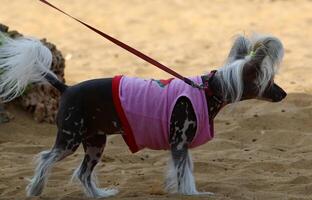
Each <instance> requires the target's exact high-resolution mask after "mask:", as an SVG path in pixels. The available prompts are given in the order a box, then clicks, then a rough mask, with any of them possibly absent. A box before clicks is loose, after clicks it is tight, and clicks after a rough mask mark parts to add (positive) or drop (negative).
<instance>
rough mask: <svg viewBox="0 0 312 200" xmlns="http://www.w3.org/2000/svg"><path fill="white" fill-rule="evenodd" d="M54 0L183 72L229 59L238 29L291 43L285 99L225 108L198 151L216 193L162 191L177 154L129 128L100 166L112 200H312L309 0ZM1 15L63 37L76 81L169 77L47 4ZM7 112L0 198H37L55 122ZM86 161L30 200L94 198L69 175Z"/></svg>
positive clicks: (13, 24)
mask: <svg viewBox="0 0 312 200" xmlns="http://www.w3.org/2000/svg"><path fill="white" fill-rule="evenodd" d="M51 2H53V3H55V4H56V5H58V6H60V7H62V8H63V9H64V10H66V11H68V12H70V13H72V14H74V15H75V16H77V17H79V18H80V19H83V20H85V21H87V22H89V23H91V24H93V25H95V26H96V27H98V28H99V29H101V30H105V31H106V32H107V33H110V34H111V35H113V36H115V37H117V38H119V39H121V40H122V41H124V42H126V43H128V44H130V45H132V46H133V47H135V48H138V49H140V50H142V51H143V52H145V53H147V54H149V55H151V56H152V57H154V58H155V59H157V60H159V61H160V62H162V63H164V64H166V65H168V66H171V67H172V68H173V69H175V70H177V71H178V72H180V73H182V74H183V75H185V76H192V75H199V74H202V73H204V72H208V71H210V70H212V69H216V68H218V66H221V65H222V63H223V62H224V59H225V57H226V55H227V53H228V51H229V48H230V46H231V43H232V40H233V37H234V36H235V35H236V34H240V33H246V34H249V33H252V32H260V33H270V34H273V35H275V36H277V37H279V38H280V39H281V40H282V42H283V44H284V46H285V50H286V53H285V59H284V62H283V64H282V67H281V69H280V72H279V74H278V75H277V77H276V82H277V83H278V84H279V85H281V86H282V87H283V88H284V89H285V90H286V91H287V92H288V96H287V98H286V99H285V100H284V101H282V102H281V103H275V104H273V103H268V102H263V101H258V100H252V101H246V102H241V103H238V104H236V105H230V106H227V107H226V108H225V109H224V110H222V112H221V113H220V114H219V115H218V116H217V118H216V120H215V124H216V125H215V134H216V137H215V139H214V140H213V141H211V142H209V143H207V144H205V145H203V146H201V147H200V148H196V149H194V150H192V155H193V160H194V164H195V173H194V174H195V177H196V181H197V185H198V189H199V190H200V191H210V192H214V193H215V194H216V195H215V196H212V197H207V196H197V197H189V196H179V195H169V194H166V193H165V192H164V191H163V189H162V187H163V180H164V172H165V169H166V162H167V159H168V155H169V153H168V152H166V151H150V150H144V151H141V152H139V153H137V154H133V155H132V154H130V153H129V150H128V149H127V146H126V145H125V144H124V142H123V140H122V138H121V137H120V136H112V137H110V138H109V141H108V143H107V147H106V149H105V153H104V157H103V158H102V162H101V163H100V164H99V165H98V167H97V174H98V178H99V184H100V185H101V187H117V188H118V189H119V190H120V193H119V194H118V195H117V196H116V197H113V198H109V199H124V200H128V199H129V200H130V199H131V200H137V199H142V200H143V199H144V200H145V199H172V200H173V199H183V200H195V199H196V200H197V199H209V200H210V199H211V200H224V199H225V200H227V199H229V200H230V199H233V200H275V199H276V200H290V199H292V200H301V199H302V200H303V199H304V200H311V199H312V78H311V76H312V1H311V0H271V1H269V0H263V1H262V0H237V1H229V0H227V1H225V0H209V1H208V0H205V1H204V0H170V1H166V0H154V1H143V0H114V1H108V0H107V1H106V0H97V1H95V0H92V1H90V0H70V1H69V0H67V1H62V0H51ZM0 21H1V23H3V24H7V25H8V26H9V27H10V28H11V29H16V30H18V31H19V32H21V33H23V34H25V35H30V36H36V37H38V38H47V39H48V40H49V41H51V42H53V43H54V44H56V46H57V48H58V49H60V50H61V51H62V53H63V54H64V56H65V59H66V69H65V79H66V80H67V83H68V84H69V85H72V84H75V83H78V82H80V81H83V80H87V79H92V78H100V77H111V76H113V75H116V74H126V75H129V76H139V77H145V78H150V77H153V78H167V77H170V75H168V74H166V73H164V72H162V71H160V70H158V69H156V68H154V67H153V66H151V65H149V64H147V63H145V62H144V61H142V60H140V59H138V58H136V57H134V56H132V55H130V54H129V53H127V52H125V51H124V50H122V49H120V48H119V47H116V46H115V45H113V44H111V43H110V42H107V41H105V40H103V39H102V38H101V37H100V36H98V35H96V34H95V33H93V32H91V31H89V30H87V29H86V28H84V27H82V26H81V25H80V24H78V23H76V22H74V21H73V20H71V19H69V18H67V17H65V16H64V15H61V14H60V13H58V12H56V11H54V10H52V9H51V8H49V7H47V6H45V5H43V4H41V3H40V2H39V1H34V0H1V6H0ZM8 110H9V111H10V112H11V113H12V114H13V115H14V119H13V120H12V121H11V122H10V123H7V124H1V125H0V152H1V153H0V199H5V200H9V199H10V200H11V199H18V200H23V199H29V198H26V197H25V186H26V184H27V178H29V177H31V176H32V174H33V169H34V165H33V163H32V161H33V158H34V156H35V155H36V154H37V153H39V152H40V151H42V150H46V149H49V148H50V147H51V146H52V145H53V143H54V140H55V135H56V127H55V126H54V125H50V124H46V123H42V124H38V123H36V122H35V121H34V120H33V119H32V117H31V116H30V115H29V114H27V113H25V112H24V111H22V110H21V109H20V108H19V107H17V106H14V105H9V106H8ZM82 158H83V150H82V148H79V150H78V151H77V152H76V153H75V154H74V155H73V156H70V157H68V158H66V159H65V160H64V161H62V162H60V163H58V164H57V165H56V166H55V168H54V169H53V173H52V175H51V177H50V179H49V182H48V184H47V186H46V188H45V190H44V192H43V194H42V195H41V196H40V197H36V198H33V199H38V200H39V199H42V200H65V199H66V200H67V199H68V200H82V199H87V198H86V197H85V196H84V194H83V190H82V188H81V187H80V186H79V185H75V184H71V183H70V177H71V175H72V173H73V171H74V169H75V168H76V167H78V165H79V163H80V162H81V160H82Z"/></svg>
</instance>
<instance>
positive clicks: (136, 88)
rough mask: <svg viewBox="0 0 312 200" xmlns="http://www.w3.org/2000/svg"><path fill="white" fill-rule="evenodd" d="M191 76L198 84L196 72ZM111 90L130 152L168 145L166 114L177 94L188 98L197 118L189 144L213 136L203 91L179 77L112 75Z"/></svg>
mask: <svg viewBox="0 0 312 200" xmlns="http://www.w3.org/2000/svg"><path fill="white" fill-rule="evenodd" d="M191 80H193V81H194V82H195V83H198V84H202V79H201V77H200V76H197V77H193V78H191ZM112 92H113V100H114V105H115V107H116V111H117V113H118V116H119V119H120V121H121V125H122V127H123V130H124V134H123V138H124V140H125V142H126V143H127V145H128V146H129V149H130V150H131V152H132V153H135V152H137V151H139V150H141V149H143V148H149V149H154V150H160V149H164V150H165V149H169V148H170V145H169V130H170V118H171V114H172V111H173V108H174V105H175V104H176V101H177V99H178V98H179V97H181V96H185V97H187V98H189V99H190V101H191V102H192V105H193V108H194V111H195V114H196V119H197V130H196V134H195V137H194V139H193V141H192V142H191V143H190V144H189V147H190V148H193V147H197V146H199V145H202V144H204V143H206V142H207V141H209V140H211V139H212V138H213V136H214V129H213V121H212V120H211V122H209V113H208V107H207V101H206V96H205V92H204V91H203V90H199V89H197V88H193V87H191V86H190V85H188V84H185V83H184V82H183V81H181V80H179V79H169V80H154V79H151V80H145V79H141V78H130V77H126V76H115V77H114V78H113V83H112Z"/></svg>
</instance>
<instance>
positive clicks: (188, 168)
mask: <svg viewBox="0 0 312 200" xmlns="http://www.w3.org/2000/svg"><path fill="white" fill-rule="evenodd" d="M196 129H197V120H196V115H195V112H194V109H193V106H192V103H191V101H190V100H189V99H188V98H187V97H180V98H179V99H178V100H177V102H176V104H175V106H174V108H173V111H172V115H171V118H170V135H169V144H170V148H171V160H170V162H169V169H168V173H167V178H166V183H165V185H166V190H167V191H168V192H171V193H180V194H186V195H199V194H209V195H211V194H213V193H210V192H206V193H201V192H198V191H197V189H196V184H195V179H194V176H193V163H192V159H191V155H190V153H189V151H188V145H189V144H190V143H191V142H192V141H193V139H194V136H195V133H196Z"/></svg>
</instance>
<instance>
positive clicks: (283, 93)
mask: <svg viewBox="0 0 312 200" xmlns="http://www.w3.org/2000/svg"><path fill="white" fill-rule="evenodd" d="M281 96H282V99H284V98H285V97H286V96H287V93H286V92H285V91H283V92H282V95H281Z"/></svg>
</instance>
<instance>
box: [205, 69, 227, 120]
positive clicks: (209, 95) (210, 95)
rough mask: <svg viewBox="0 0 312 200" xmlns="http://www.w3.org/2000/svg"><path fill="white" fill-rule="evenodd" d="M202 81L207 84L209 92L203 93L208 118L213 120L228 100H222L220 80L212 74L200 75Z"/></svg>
mask: <svg viewBox="0 0 312 200" xmlns="http://www.w3.org/2000/svg"><path fill="white" fill-rule="evenodd" d="M212 73H216V72H212ZM202 81H203V83H204V84H205V85H208V90H209V92H206V93H205V94H206V99H207V105H208V111H209V120H213V119H214V118H215V116H216V115H217V114H218V113H219V111H220V110H221V109H222V108H223V107H224V106H225V105H227V104H228V102H227V101H224V95H223V94H222V90H221V85H220V82H219V80H218V78H217V77H216V76H214V74H210V75H204V76H202Z"/></svg>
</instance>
